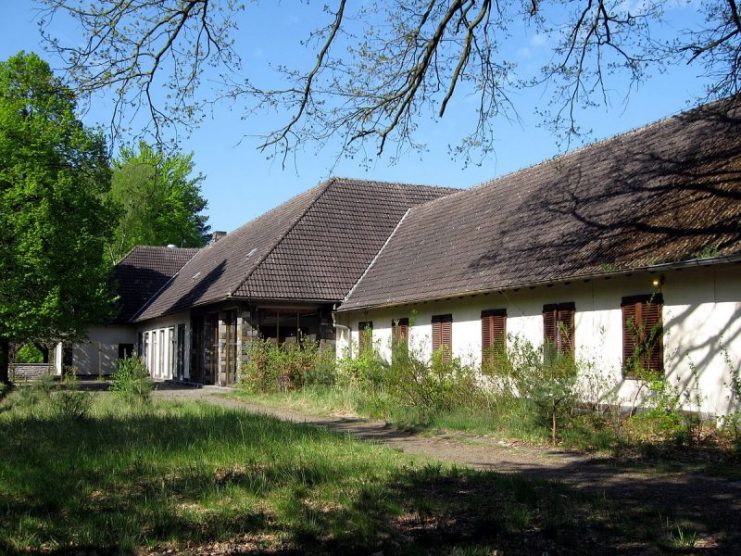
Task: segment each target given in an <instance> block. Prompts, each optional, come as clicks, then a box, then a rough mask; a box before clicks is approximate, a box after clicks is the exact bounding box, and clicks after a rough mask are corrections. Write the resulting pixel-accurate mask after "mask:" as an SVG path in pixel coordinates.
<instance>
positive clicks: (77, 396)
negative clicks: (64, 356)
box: [51, 375, 93, 420]
mask: <svg viewBox="0 0 741 556" xmlns="http://www.w3.org/2000/svg"><path fill="white" fill-rule="evenodd" d="M62 385H63V389H62V390H60V391H59V392H57V393H56V394H54V396H53V397H52V398H51V406H52V409H53V410H54V412H55V413H56V414H57V415H59V416H60V417H62V418H64V419H77V420H79V419H85V418H86V417H87V416H88V415H89V414H90V408H91V407H92V404H93V398H92V396H91V395H90V393H89V392H82V391H80V389H79V386H78V382H77V377H76V376H75V375H70V376H69V377H67V378H65V379H64V381H63V382H62Z"/></svg>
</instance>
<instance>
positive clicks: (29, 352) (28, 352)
mask: <svg viewBox="0 0 741 556" xmlns="http://www.w3.org/2000/svg"><path fill="white" fill-rule="evenodd" d="M15 362H16V363H43V362H44V354H43V353H41V350H40V349H39V348H37V347H36V346H35V345H34V344H24V345H22V346H21V347H20V348H18V351H17V352H16V353H15Z"/></svg>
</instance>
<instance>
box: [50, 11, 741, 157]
mask: <svg viewBox="0 0 741 556" xmlns="http://www.w3.org/2000/svg"><path fill="white" fill-rule="evenodd" d="M36 1H37V3H39V4H40V5H41V6H42V10H41V14H42V15H41V17H40V19H39V25H40V27H41V30H42V33H43V34H44V36H45V38H46V40H47V43H48V44H49V46H50V47H51V48H52V49H53V50H55V51H56V52H57V53H58V54H59V55H60V56H61V57H62V59H63V60H64V61H65V62H66V66H67V67H66V69H67V70H68V72H69V75H70V77H71V78H72V79H73V80H74V82H75V86H76V88H77V90H78V91H80V92H82V93H84V94H89V93H94V92H96V91H99V90H109V91H110V92H111V93H112V94H113V97H114V102H115V110H114V111H113V114H112V119H111V125H112V127H113V129H114V132H115V130H117V129H119V128H120V127H122V126H125V125H126V122H127V121H130V117H131V116H132V113H137V112H139V111H140V110H141V111H143V112H144V113H145V114H144V115H145V116H146V119H147V120H148V122H149V124H150V126H151V131H152V132H153V134H154V135H155V136H156V137H157V138H158V139H161V138H162V137H163V136H164V135H165V132H166V130H167V128H168V127H173V126H174V127H178V128H181V129H182V128H187V127H189V126H191V125H197V124H199V123H200V122H201V121H202V120H203V118H204V117H205V115H206V114H207V111H208V110H209V108H210V107H211V106H212V103H213V102H217V101H220V100H226V101H228V102H232V101H234V103H235V106H236V107H238V108H242V109H243V113H242V115H243V116H244V117H249V116H251V115H252V114H253V112H254V111H256V110H259V111H260V112H267V113H270V114H275V118H274V121H275V125H274V128H273V130H272V131H269V132H267V133H266V134H265V135H264V136H263V138H264V142H263V143H262V148H263V149H268V152H269V153H270V152H275V153H277V154H279V155H282V156H283V157H284V160H285V156H286V155H287V153H288V152H289V151H291V150H294V149H296V148H297V147H299V146H300V145H301V144H303V143H309V142H310V143H315V144H319V145H320V146H321V145H323V144H325V143H327V142H328V141H329V140H330V139H336V140H337V141H338V142H339V144H340V146H339V148H340V151H341V152H342V153H343V154H345V155H347V156H350V157H354V156H356V155H357V156H360V157H372V156H373V155H372V154H367V151H375V152H376V153H381V152H384V150H386V149H389V150H391V151H392V154H394V151H395V156H400V155H401V154H403V153H404V152H405V147H412V148H422V147H423V143H422V142H423V141H424V137H422V136H421V135H422V134H421V130H420V129H419V123H420V122H421V121H423V120H425V119H426V118H432V119H433V120H439V119H441V118H442V117H443V116H444V115H445V114H446V111H447V112H454V110H450V108H452V107H453V106H454V105H455V104H456V102H464V103H465V105H466V106H467V107H468V108H465V113H462V112H463V111H464V108H460V109H459V111H458V112H454V113H453V114H451V117H453V118H457V120H456V121H457V123H459V124H460V125H459V127H460V129H461V136H460V140H458V138H457V137H454V138H452V141H453V142H452V143H451V145H450V148H451V152H452V153H453V154H456V155H460V156H462V157H464V158H466V159H468V157H470V156H471V154H470V153H471V152H480V153H481V154H482V155H486V154H487V153H488V152H490V151H491V150H492V149H493V148H494V147H495V124H496V123H497V122H500V121H501V120H502V117H514V116H516V114H517V112H516V106H517V104H519V103H520V97H521V93H522V92H523V91H526V90H528V89H530V88H532V87H535V88H536V94H538V95H542V99H543V103H542V106H541V107H539V109H538V110H539V111H542V113H541V114H540V115H541V116H542V120H543V122H544V123H546V124H550V125H552V126H553V127H554V128H555V129H556V130H559V131H561V133H562V134H563V136H564V138H566V139H568V138H569V137H571V136H573V135H575V134H579V133H580V127H579V122H578V121H577V115H578V112H579V110H580V109H581V108H588V107H594V106H602V107H608V106H609V105H611V104H613V103H616V104H620V97H621V96H623V95H624V96H626V97H627V96H628V95H629V94H630V93H631V92H632V91H633V90H634V89H635V87H636V86H637V85H639V84H640V83H641V82H642V81H644V80H645V79H647V78H648V76H649V75H650V73H652V72H654V73H655V72H661V71H663V70H664V69H666V68H667V67H669V66H672V65H674V66H676V65H684V64H691V65H692V67H693V68H695V67H696V68H697V69H698V71H700V72H702V73H703V74H704V76H705V77H706V78H707V80H708V85H707V94H708V96H709V97H711V98H717V97H722V96H727V95H732V94H735V93H737V92H738V91H739V85H741V16H740V15H739V14H740V13H741V6H740V5H739V2H738V0H704V1H702V2H689V1H687V2H677V1H676V0H641V1H637V2H626V1H624V0H570V1H568V2H566V1H562V0H512V1H508V2H498V1H493V0H366V1H364V2H349V1H348V0H332V1H331V2H326V3H321V2H316V3H309V2H306V4H308V6H307V7H305V8H304V7H302V6H299V5H291V6H288V5H286V6H283V7H281V8H279V9H280V10H282V11H284V12H285V14H286V16H285V17H286V18H288V15H289V12H291V15H294V14H296V18H297V19H300V18H301V16H303V17H304V18H306V19H309V20H312V21H314V20H316V21H317V23H316V26H315V27H314V28H313V30H312V31H307V32H306V33H305V34H303V33H301V32H299V33H298V36H291V35H288V34H287V36H281V37H280V42H281V43H287V44H290V43H291V41H292V40H293V41H295V42H298V40H299V39H301V38H303V39H304V40H303V41H302V42H301V45H302V46H303V47H305V48H309V49H310V53H311V54H312V56H310V58H309V60H308V62H302V59H301V57H295V59H281V58H280V55H281V50H283V45H282V44H281V48H274V49H270V50H271V59H272V61H273V66H272V70H265V71H263V72H261V71H259V70H256V67H258V64H257V63H256V62H255V60H254V57H250V56H248V53H250V52H253V51H255V50H262V48H264V47H265V43H264V39H262V38H261V37H260V38H258V37H259V33H253V32H251V30H250V28H249V25H251V24H253V22H254V21H255V20H258V21H259V19H260V17H261V12H262V15H263V16H264V15H266V10H275V9H276V8H275V6H274V3H273V2H243V1H240V0H220V1H216V0H190V1H187V2H185V1H180V0H147V1H144V0H135V1H132V0H97V1H96V2H90V1H89V0H36ZM296 4H298V3H296ZM320 6H321V7H320ZM322 8H323V10H322ZM301 10H303V11H301ZM320 10H322V12H320ZM312 11H313V12H314V13H312ZM242 12H244V13H242ZM267 13H270V12H267ZM58 16H63V17H68V18H70V19H71V21H73V22H74V23H75V24H76V25H77V30H78V31H79V35H78V34H74V35H71V36H70V35H69V34H65V35H61V34H55V33H54V32H53V31H54V30H53V29H52V27H51V26H50V23H52V22H53V21H55V19H56V18H57V17H58ZM239 25H242V26H243V27H244V28H242V29H239ZM279 29H280V27H279V24H278V22H276V25H275V31H276V32H277V31H278V30H279ZM237 39H239V40H237ZM527 39H532V40H534V41H537V42H538V44H539V45H541V46H542V47H543V52H544V57H543V58H542V59H541V60H540V61H539V62H536V61H535V60H529V59H527V60H525V61H523V60H522V59H521V57H520V56H519V55H518V54H517V52H516V51H515V46H516V45H517V44H523V41H524V40H527ZM250 41H251V42H250ZM258 41H262V42H258ZM518 41H519V42H518ZM296 46H298V44H296ZM541 62H542V63H541ZM162 91H166V93H164V94H162ZM461 116H463V117H461ZM458 120H460V121H459V122H458ZM374 147H375V149H374Z"/></svg>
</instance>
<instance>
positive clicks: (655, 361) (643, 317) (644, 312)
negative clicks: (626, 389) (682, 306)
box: [620, 293, 664, 378]
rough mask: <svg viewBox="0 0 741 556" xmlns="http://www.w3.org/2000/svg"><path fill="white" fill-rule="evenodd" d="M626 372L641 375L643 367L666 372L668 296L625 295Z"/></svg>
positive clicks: (624, 371) (631, 375) (633, 375)
mask: <svg viewBox="0 0 741 556" xmlns="http://www.w3.org/2000/svg"><path fill="white" fill-rule="evenodd" d="M620 307H621V309H622V313H623V373H624V374H625V376H626V377H628V378H637V377H639V376H640V375H641V372H642V371H652V372H655V373H663V372H664V328H663V319H662V310H663V308H664V298H663V296H662V295H661V294H660V293H658V294H654V295H636V296H632V297H624V298H623V300H622V303H621V304H620Z"/></svg>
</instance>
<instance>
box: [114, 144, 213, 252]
mask: <svg viewBox="0 0 741 556" xmlns="http://www.w3.org/2000/svg"><path fill="white" fill-rule="evenodd" d="M193 167H194V164H193V154H192V153H191V154H187V155H183V154H172V155H169V154H165V153H163V152H162V151H158V150H155V149H153V148H152V147H151V146H149V145H148V144H147V143H145V142H143V141H142V142H140V143H139V148H138V151H136V150H133V149H128V148H124V149H122V150H121V153H120V155H119V158H118V160H116V161H114V164H113V184H112V186H111V199H112V200H113V202H114V203H115V204H116V206H117V207H118V208H119V211H120V215H119V220H118V224H117V226H116V230H115V234H114V241H113V243H112V244H111V245H110V247H109V254H110V257H111V259H112V261H113V262H114V263H115V262H117V261H119V260H121V258H122V257H123V256H124V255H125V254H126V253H128V252H129V250H130V249H132V248H133V247H135V246H136V245H167V244H170V243H172V244H175V245H177V246H178V247H201V246H203V245H205V243H206V241H207V240H208V239H209V237H210V236H209V233H208V231H209V229H210V226H208V225H206V219H207V217H206V216H204V215H202V214H201V212H202V211H203V210H204V209H205V208H206V205H207V202H206V200H205V199H204V198H203V197H202V196H201V182H202V181H203V180H204V176H203V175H202V174H198V175H195V176H194V175H193Z"/></svg>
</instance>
